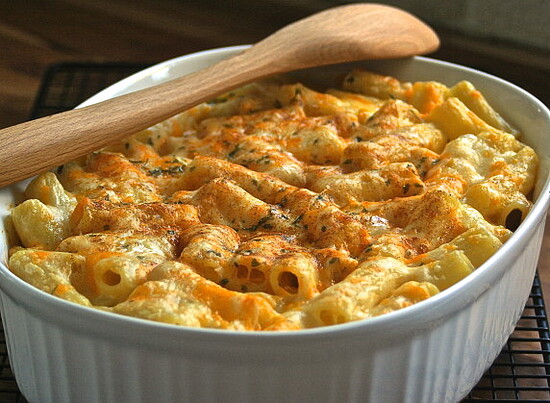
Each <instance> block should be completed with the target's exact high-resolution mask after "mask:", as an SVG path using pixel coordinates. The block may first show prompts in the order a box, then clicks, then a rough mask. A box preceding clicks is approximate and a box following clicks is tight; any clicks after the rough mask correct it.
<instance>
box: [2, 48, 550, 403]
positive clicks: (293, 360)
mask: <svg viewBox="0 0 550 403" xmlns="http://www.w3.org/2000/svg"><path fill="white" fill-rule="evenodd" d="M240 50H242V48H241V47H232V48H224V49H216V50H211V51H206V52H201V53H196V54H192V55H188V56H184V57H181V58H177V59H173V60H169V61H167V62H164V63H161V64H159V65H157V66H154V67H152V68H149V69H147V70H144V71H142V72H140V73H138V74H135V75H133V76H131V77H129V78H127V79H125V80H122V81H121V82H119V83H117V84H115V85H113V86H111V87H110V88H108V89H106V90H104V91H102V92H101V93H99V94H98V95H96V96H94V97H93V98H92V99H90V100H89V101H88V102H86V104H89V103H92V102H97V101H100V100H103V99H106V98H109V97H113V96H116V95H119V94H122V93H125V92H129V91H133V90H136V89H138V88H141V87H144V86H148V85H151V84H155V83H159V82H161V81H165V80H167V79H170V78H173V77H176V76H179V75H182V74H186V73H189V72H191V71H193V70H196V69H199V68H202V67H204V66H206V65H209V64H211V63H213V62H215V61H217V60H219V59H221V58H224V57H227V56H229V55H232V54H234V53H236V52H239V51H240ZM358 64H359V65H362V66H364V67H366V68H369V69H372V70H376V71H380V72H383V73H387V74H391V75H395V76H397V77H399V78H401V79H403V80H438V81H441V82H444V83H446V84H448V85H452V84H454V83H455V82H457V81H459V80H463V79H466V80H469V81H471V82H472V83H474V85H475V86H476V87H477V88H478V89H480V90H481V91H482V92H483V93H484V94H485V95H486V96H487V98H488V99H489V101H490V102H491V103H492V105H493V106H494V107H495V108H496V109H497V110H498V111H499V112H501V113H502V115H504V117H505V118H506V119H507V120H508V121H509V122H511V123H513V124H514V125H515V126H516V127H517V128H519V129H520V130H521V131H522V132H523V133H524V137H523V141H525V142H526V143H528V144H529V145H531V146H533V147H534V148H535V149H536V150H537V151H538V153H539V155H540V157H541V161H542V164H541V169H540V174H539V176H538V181H537V186H536V191H535V198H536V199H537V202H536V204H535V206H534V208H533V209H532V211H531V212H530V213H529V215H528V217H527V218H526V220H525V221H524V222H523V223H522V224H521V226H520V227H519V228H518V229H517V231H516V233H515V234H514V235H513V237H512V238H511V239H510V240H509V241H508V242H506V243H505V245H504V246H503V247H502V248H501V250H499V251H498V253H496V254H495V255H494V256H492V257H491V258H490V259H489V260H488V261H487V262H486V263H485V264H484V265H482V266H481V267H480V268H479V269H478V270H477V271H475V272H474V273H473V274H472V275H470V276H469V277H467V278H466V279H464V280H463V281H461V282H459V283H458V284H456V285H455V286H453V287H451V288H449V289H448V290H446V291H444V292H442V293H441V294H439V295H437V296H435V297H433V298H431V299H429V300H427V301H424V302H421V303H419V304H417V305H414V306H412V307H410V308H406V309H403V310H401V311H398V312H394V313H391V314H388V315H385V316H381V317H377V318H374V319H369V320H367V321H360V322H354V323H348V324H343V325H338V326H332V327H326V328H317V329H311V330H303V331H299V332H281V333H256V332H248V333H247V332H238V331H235V332H232V331H219V330H209V329H188V328H181V327H176V326H172V325H165V324H159V323H155V322H148V321H143V320H139V319H134V318H130V317H124V316H116V315H113V314H109V313H105V312H100V311H96V310H93V309H88V308H85V307H82V306H79V305H74V304H71V303H68V302H66V301H63V300H60V299H57V298H55V297H52V296H50V295H48V294H45V293H43V292H41V291H38V290H36V289H34V288H33V287H31V286H29V285H27V284H26V283H24V282H23V281H21V280H19V279H18V278H17V277H15V276H14V275H12V274H11V273H10V272H9V270H8V269H7V268H6V266H5V264H6V256H7V247H6V243H7V240H6V236H7V235H6V234H7V229H6V228H4V229H2V232H1V234H0V235H1V237H2V239H1V240H0V241H1V242H0V252H1V255H0V257H1V264H0V287H1V293H0V298H1V312H2V318H3V321H4V326H5V331H6V338H7V347H8V351H9V355H10V358H11V364H12V368H13V371H14V373H15V376H16V379H17V382H18V385H19V387H20V389H21V390H22V392H23V394H24V395H25V396H26V398H27V399H28V400H30V401H31V402H65V401H73V402H149V401H154V402H158V403H160V402H174V401H192V402H200V401H207V402H214V401H224V402H231V401H233V402H246V401H256V402H259V401H261V402H270V401H273V402H283V401H284V402H323V401H333V402H343V401H355V402H367V401H372V402H397V401H405V402H414V403H417V402H444V401H449V402H450V401H457V400H459V399H461V398H462V397H464V396H465V395H466V394H467V393H468V392H469V391H470V390H471V388H473V387H474V386H475V384H476V382H477V381H478V380H479V379H480V377H481V376H482V374H483V372H484V371H485V369H486V368H488V367H489V366H490V365H491V363H492V361H493V360H494V359H495V357H496V356H497V355H498V353H499V351H500V349H501V348H502V346H503V344H504V343H505V341H506V339H507V338H508V336H509V334H510V333H511V332H512V330H513V328H514V325H515V323H516V321H517V320H518V319H519V317H520V315H521V312H522V309H523V306H524V304H525V301H526V299H527V297H528V294H529V290H530V288H531V284H532V281H533V276H534V272H535V266H536V264H537V259H538V255H539V250H540V244H541V240H542V235H543V229H544V219H545V216H546V211H547V208H548V203H549V183H548V171H549V166H550V164H549V160H550V113H549V111H548V110H547V109H546V108H545V107H544V106H543V105H542V104H541V103H540V102H539V101H537V100H536V99H535V98H533V97H532V96H531V95H529V94H528V93H526V92H525V91H523V90H521V89H520V88H517V87H516V86H514V85H512V84H510V83H507V82H505V81H503V80H500V79H498V78H495V77H492V76H490V75H487V74H484V73H481V72H479V71H475V70H471V69H468V68H465V67H461V66H457V65H453V64H449V63H444V62H440V61H436V60H431V59H427V58H420V57H419V58H415V59H408V60H394V61H379V62H368V63H358ZM349 69H350V66H349V65H346V66H333V67H329V68H321V69H316V70H311V71H308V72H307V74H301V75H302V77H303V78H306V81H311V80H312V79H315V80H316V81H317V82H325V83H330V82H331V81H330V80H331V79H329V78H328V77H334V73H337V72H340V71H349ZM23 187H24V184H18V185H15V186H12V187H9V188H5V189H2V190H1V191H0V214H1V215H2V222H4V223H6V219H5V217H6V215H7V214H8V213H9V208H10V207H11V206H13V204H14V201H15V200H16V199H17V198H18V197H19V195H20V192H21V189H23Z"/></svg>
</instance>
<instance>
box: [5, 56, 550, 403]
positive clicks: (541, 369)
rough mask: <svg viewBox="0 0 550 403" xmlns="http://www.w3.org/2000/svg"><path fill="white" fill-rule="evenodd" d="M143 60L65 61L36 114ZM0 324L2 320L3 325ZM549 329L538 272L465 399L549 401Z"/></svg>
mask: <svg viewBox="0 0 550 403" xmlns="http://www.w3.org/2000/svg"><path fill="white" fill-rule="evenodd" d="M144 67H146V65H144V64H122V63H102V64H95V63H94V64H90V63H63V64H58V65H54V66H52V67H51V68H50V69H49V70H48V71H47V73H46V74H45V76H44V79H43V83H42V86H41V89H40V91H39V93H38V96H37V98H36V102H35V105H34V107H33V111H32V116H31V117H32V118H37V117H41V116H45V115H50V114H52V113H57V112H62V111H64V110H67V109H71V108H73V107H75V106H76V105H78V104H79V103H81V102H82V101H84V100H85V99H87V98H89V97H90V96H92V95H93V94H95V93H96V92H98V91H99V90H101V89H103V88H105V87H107V86H108V85H110V84H112V83H114V82H116V81H118V80H120V79H122V78H124V77H126V76H128V75H130V74H132V73H134V72H136V71H138V70H140V69H142V68H144ZM0 325H1V324H0ZM549 379H550V332H549V328H548V320H547V315H546V309H545V307H544V299H543V296H542V289H541V286H540V281H539V278H538V276H536V277H535V281H534V283H533V288H532V290H531V294H530V296H529V300H528V301H527V304H526V306H525V310H524V311H523V315H522V317H521V319H520V320H519V322H518V323H517V325H516V328H515V330H514V333H513V334H512V335H511V336H510V338H509V339H508V342H507V343H506V345H505V346H504V348H503V349H502V352H501V353H500V355H499V356H498V357H497V359H496V360H495V362H494V363H493V365H492V366H491V368H490V369H489V370H488V371H487V372H486V373H485V374H484V376H483V378H482V379H481V380H480V382H479V383H478V384H477V386H476V387H475V388H474V389H473V390H472V391H471V392H470V394H469V395H468V396H467V397H466V398H465V399H464V402H480V401H491V402H499V401H500V402H502V401H516V402H534V401H550V385H549ZM0 402H6V403H7V402H16V403H26V402H27V400H26V399H25V398H24V397H23V396H22V395H21V393H20V392H19V389H18V387H17V383H16V381H15V377H14V376H13V373H12V372H11V368H10V365H9V358H8V353H7V350H6V341H5V336H4V332H3V329H2V328H1V326H0Z"/></svg>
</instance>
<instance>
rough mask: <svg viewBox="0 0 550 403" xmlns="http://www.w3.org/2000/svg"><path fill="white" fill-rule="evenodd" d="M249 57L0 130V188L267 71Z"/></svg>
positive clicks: (244, 56)
mask: <svg viewBox="0 0 550 403" xmlns="http://www.w3.org/2000/svg"><path fill="white" fill-rule="evenodd" d="M253 59H254V57H250V56H249V55H248V53H247V52H244V53H241V54H238V55H236V56H233V57H231V58H229V59H224V60H222V61H221V62H219V63H217V64H215V65H212V66H209V67H208V68H206V69H203V70H200V71H197V72H195V73H192V74H190V75H186V76H183V77H179V78H177V79H175V80H172V81H169V82H166V83H163V84H160V85H157V86H154V87H150V88H146V89H143V90H140V91H136V92H133V93H129V94H126V95H122V96H119V97H116V98H112V99H109V100H107V101H104V102H101V103H98V104H94V105H90V106H87V107H83V108H79V109H73V110H69V111H66V112H62V113H58V114H55V115H51V116H47V117H44V118H40V119H35V120H31V121H28V122H24V123H21V124H19V125H16V126H12V127H8V128H6V129H3V130H0V144H1V147H0V186H4V185H6V184H9V183H13V182H15V181H18V180H21V179H24V178H27V177H29V176H32V175H35V174H37V173H39V172H43V171H46V170H48V169H51V168H53V167H56V166H58V165H61V164H63V163H65V162H67V161H70V160H73V159H75V158H78V157H79V156H82V155H84V154H87V153H90V152H92V151H94V150H97V149H100V148H102V147H105V146H107V145H109V144H113V143H116V142H117V141H120V140H122V139H124V138H125V137H127V136H129V135H131V134H133V133H136V132H138V131H140V130H143V129H145V128H147V127H150V126H152V125H153V124H155V123H158V122H159V121H162V120H164V119H167V118H169V117H171V116H173V115H175V114H176V113H178V112H180V111H182V110H184V109H186V108H188V107H191V106H193V105H196V104H198V103H200V102H203V101H205V100H207V99H209V98H212V97H214V96H216V95H219V94H220V93H221V92H225V91H228V90H230V89H232V88H235V87H237V86H239V85H242V84H244V83H246V82H248V81H249V80H250V77H251V76H253V77H261V76H265V75H267V74H270V73H269V71H270V70H269V68H268V67H269V66H265V63H262V61H261V60H260V61H258V60H253ZM264 60H265V59H264Z"/></svg>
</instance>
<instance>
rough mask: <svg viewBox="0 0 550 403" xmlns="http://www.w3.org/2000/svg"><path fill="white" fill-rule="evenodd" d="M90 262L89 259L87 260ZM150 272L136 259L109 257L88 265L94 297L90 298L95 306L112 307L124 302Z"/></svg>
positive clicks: (147, 266)
mask: <svg viewBox="0 0 550 403" xmlns="http://www.w3.org/2000/svg"><path fill="white" fill-rule="evenodd" d="M88 260H90V258H89V259H88ZM150 270H151V266H150V265H144V264H143V263H142V262H141V261H140V260H139V259H138V258H137V257H133V256H110V257H106V258H104V259H101V260H99V261H96V262H95V263H94V262H93V260H92V263H91V264H90V263H88V271H89V274H88V276H89V277H88V278H89V279H90V281H93V284H90V287H91V288H92V289H94V290H95V293H96V296H94V297H93V298H91V300H92V302H93V303H94V304H95V305H103V306H112V305H115V304H117V303H119V302H121V301H124V300H125V299H126V298H127V297H128V295H130V293H131V292H132V290H133V289H134V288H136V287H137V286H138V285H139V284H141V283H143V282H144V281H145V280H146V278H147V274H148V273H149V271H150Z"/></svg>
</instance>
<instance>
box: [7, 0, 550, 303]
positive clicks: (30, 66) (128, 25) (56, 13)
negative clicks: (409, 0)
mask: <svg viewBox="0 0 550 403" xmlns="http://www.w3.org/2000/svg"><path fill="white" fill-rule="evenodd" d="M334 4H338V2H337V1H332V2H331V1H327V0H306V1H298V2H297V1H293V0H257V1H254V2H249V1H238V0H237V1H230V2H227V1H222V0H206V1H192V2H186V1H180V0H157V1H154V2H151V1H149V0H94V1H87V0H55V1H54V0H52V1H45V0H42V1H39V0H26V1H24V2H23V1H11V0H0V128H2V127H7V126H10V125H13V124H16V123H20V122H22V121H25V120H26V119H27V118H28V116H29V113H30V110H31V107H32V104H33V101H34V98H35V95H36V93H37V90H38V88H39V84H40V81H41V79H42V75H43V73H44V72H45V71H46V69H47V68H48V66H50V65H51V64H54V63H59V62H66V61H83V62H117V61H121V62H122V61H123V62H145V63H154V62H158V61H161V60H165V59H168V58H171V57H175V56H179V55H181V54H185V53H189V52H192V51H197V50H202V49H208V48H212V47H218V46H228V45H237V44H244V43H254V42H256V41H258V40H260V39H262V38H263V37H265V36H267V35H268V34H270V33H272V32H273V31H275V30H276V29H278V28H280V27H282V26H284V25H285V24H288V23H289V22H292V21H294V20H296V19H298V18H301V17H304V16H306V15H309V14H311V13H312V12H315V11H318V10H321V9H324V8H327V7H329V6H331V5H334ZM434 26H435V29H436V31H437V32H438V33H439V34H440V36H441V39H442V46H441V49H440V50H438V51H437V52H436V53H435V54H433V55H432V56H433V57H435V58H438V59H443V60H448V61H452V62H457V63H461V64H464V65H468V66H471V67H475V68H478V69H480V70H483V71H487V72H489V73H492V74H495V75H498V76H500V77H502V78H505V79H507V80H509V81H511V82H513V83H515V84H517V85H519V86H521V87H523V88H525V89H526V90H528V91H530V92H531V93H533V94H534V95H535V96H537V97H538V98H539V99H541V100H542V101H543V102H545V103H546V105H550V80H549V78H550V74H549V73H550V54H548V52H545V51H542V50H538V49H526V48H524V47H521V46H518V45H514V44H510V43H503V42H498V41H488V40H481V39H480V38H472V37H466V36H464V35H462V34H460V33H456V32H449V31H446V30H444V29H441V28H439V27H438V25H437V24H434ZM549 258H550V225H549V224H547V226H546V232H545V236H544V241H543V246H542V253H541V257H540V264H539V274H540V276H541V280H542V284H543V292H544V295H545V300H546V306H547V307H550V264H549V263H550V260H549Z"/></svg>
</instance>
